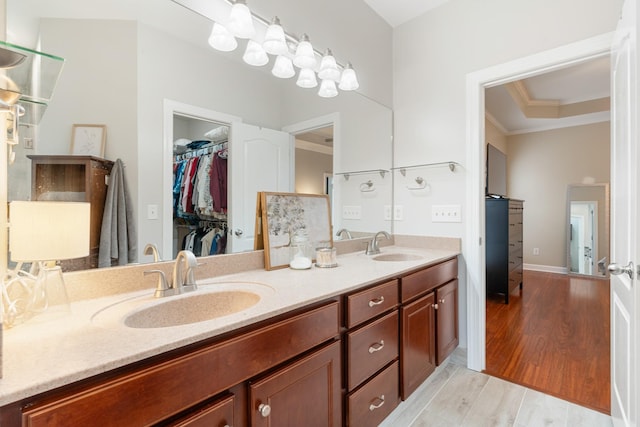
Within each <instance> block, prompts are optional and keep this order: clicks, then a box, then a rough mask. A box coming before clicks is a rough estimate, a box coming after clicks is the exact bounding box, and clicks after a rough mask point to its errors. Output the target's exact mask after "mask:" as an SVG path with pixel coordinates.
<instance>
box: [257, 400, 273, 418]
mask: <svg viewBox="0 0 640 427" xmlns="http://www.w3.org/2000/svg"><path fill="white" fill-rule="evenodd" d="M258 412H260V415H262V417H263V418H267V417H268V416H269V415H271V406H269V405H267V404H266V403H261V404H260V406H258Z"/></svg>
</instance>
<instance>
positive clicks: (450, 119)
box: [393, 0, 622, 346]
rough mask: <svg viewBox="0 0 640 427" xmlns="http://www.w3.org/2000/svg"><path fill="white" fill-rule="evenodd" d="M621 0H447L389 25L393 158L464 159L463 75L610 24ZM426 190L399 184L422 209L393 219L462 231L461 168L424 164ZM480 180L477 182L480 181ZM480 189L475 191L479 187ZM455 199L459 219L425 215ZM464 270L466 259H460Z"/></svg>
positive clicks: (408, 227) (400, 226) (408, 229)
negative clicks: (449, 171) (442, 168)
mask: <svg viewBox="0 0 640 427" xmlns="http://www.w3.org/2000/svg"><path fill="white" fill-rule="evenodd" d="M621 4H622V0H613V1H611V0H585V1H583V0H565V1H562V2H558V1H554V0H540V1H512V0H486V1H476V0H450V1H448V2H447V3H445V4H443V5H442V6H440V7H438V8H436V9H433V10H432V11H430V12H428V13H426V14H425V15H423V16H421V17H419V18H416V19H414V20H412V21H410V22H407V23H406V24H403V25H401V26H399V27H397V28H396V29H395V30H394V34H393V37H394V40H393V82H394V83H393V98H394V101H393V109H394V117H395V120H394V134H395V137H394V163H395V165H396V166H400V165H409V164H416V163H430V162H437V161H448V160H453V161H458V162H460V163H462V164H463V165H464V163H465V161H466V155H467V150H466V147H465V142H466V137H467V132H468V129H467V126H466V92H465V91H466V80H465V79H466V76H467V74H469V73H471V72H474V71H478V70H481V69H484V68H487V67H490V66H493V65H496V64H501V63H504V62H507V61H511V60H514V59H517V58H521V57H525V56H527V55H531V54H533V53H538V52H542V51H545V50H548V49H552V48H554V47H558V46H562V45H565V44H568V43H571V42H575V41H578V40H583V39H586V38H589V37H592V36H595V35H599V34H603V33H607V32H610V31H612V30H614V29H615V25H616V22H617V19H618V16H619V13H620V9H621ZM424 175H425V176H424V178H425V179H427V180H428V181H430V182H431V188H432V190H431V194H428V195H425V196H424V197H416V196H414V195H412V194H409V193H407V192H406V191H403V190H402V188H401V186H402V185H403V184H402V182H401V181H398V184H397V186H396V188H395V189H394V199H395V200H394V201H395V202H396V203H398V204H402V205H404V211H405V217H406V216H407V212H413V213H419V216H414V217H412V218H411V219H410V220H405V221H398V222H396V223H395V226H394V231H395V232H398V233H401V234H410V233H413V234H420V235H437V236H457V237H462V238H463V239H464V237H465V222H464V221H465V220H466V217H465V200H466V194H465V193H466V188H465V170H464V168H462V169H461V170H460V171H459V172H458V173H457V174H455V175H451V174H449V175H447V174H446V173H440V171H439V170H438V171H437V172H436V170H435V169H433V170H425V171H424ZM478 188H479V186H478ZM478 196H480V195H478ZM441 203H442V204H460V205H461V206H462V219H463V222H462V223H459V224H444V225H443V224H437V223H435V224H434V223H432V222H431V221H430V217H431V216H430V207H431V206H432V205H433V204H441ZM462 269H463V270H464V265H463V266H462ZM465 280H466V278H465V273H464V271H462V272H461V280H460V283H461V284H462V286H461V289H460V296H461V298H460V313H461V319H460V320H461V322H460V325H461V343H463V344H462V345H463V346H464V345H465V344H464V343H465V342H466V328H465V325H466V317H464V313H466V310H467V307H466V300H465V298H464V296H465V295H466V289H465V287H464V284H465Z"/></svg>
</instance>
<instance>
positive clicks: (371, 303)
mask: <svg viewBox="0 0 640 427" xmlns="http://www.w3.org/2000/svg"><path fill="white" fill-rule="evenodd" d="M383 302H384V297H380V298H376V299H372V300H371V301H369V307H373V306H376V305H380V304H382V303H383Z"/></svg>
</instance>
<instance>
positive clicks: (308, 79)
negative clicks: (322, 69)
mask: <svg viewBox="0 0 640 427" xmlns="http://www.w3.org/2000/svg"><path fill="white" fill-rule="evenodd" d="M296 84H297V85H298V86H300V87H301V88H305V89H311V88H314V87H316V86H318V80H316V73H314V72H313V70H312V69H311V68H301V69H300V72H299V73H298V80H297V81H296Z"/></svg>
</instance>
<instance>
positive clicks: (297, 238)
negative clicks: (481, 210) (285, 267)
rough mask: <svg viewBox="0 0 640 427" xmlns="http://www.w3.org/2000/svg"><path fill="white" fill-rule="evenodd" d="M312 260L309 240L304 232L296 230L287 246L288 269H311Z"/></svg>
mask: <svg viewBox="0 0 640 427" xmlns="http://www.w3.org/2000/svg"><path fill="white" fill-rule="evenodd" d="M312 258H313V253H312V248H311V245H310V243H309V238H308V237H307V234H306V232H305V231H304V230H298V231H297V232H296V233H294V234H293V236H292V237H291V243H290V244H289V267H291V268H293V269H295V270H306V269H307V268H311V260H312Z"/></svg>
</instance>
